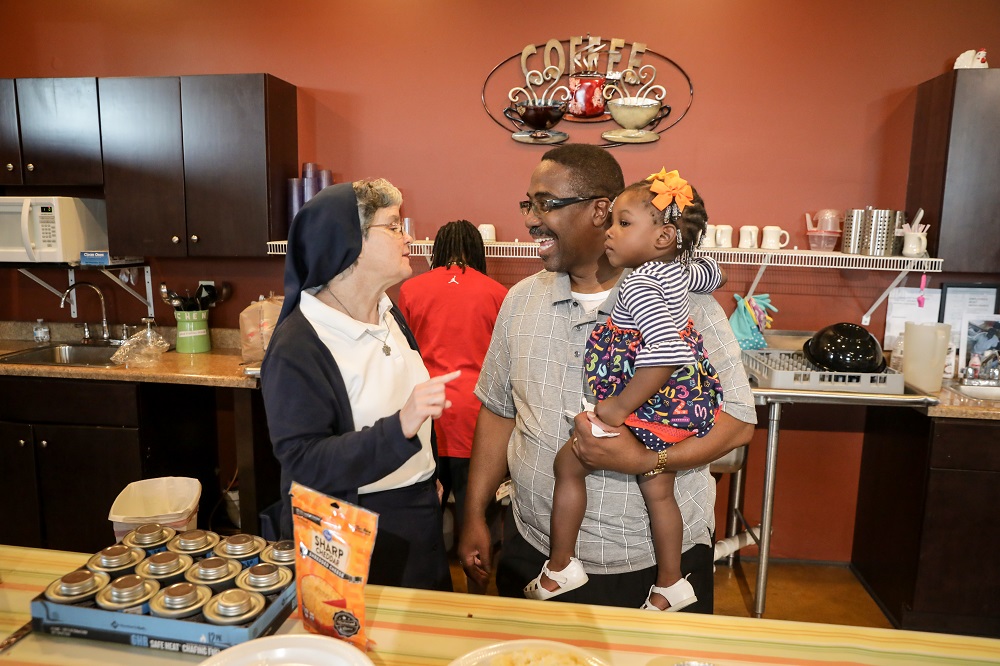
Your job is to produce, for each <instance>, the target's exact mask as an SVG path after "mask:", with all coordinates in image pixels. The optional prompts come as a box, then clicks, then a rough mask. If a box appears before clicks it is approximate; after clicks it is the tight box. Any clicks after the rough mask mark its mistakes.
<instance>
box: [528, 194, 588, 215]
mask: <svg viewBox="0 0 1000 666" xmlns="http://www.w3.org/2000/svg"><path fill="white" fill-rule="evenodd" d="M606 198H607V197H605V196H603V195H600V194H595V195H594V196H592V197H566V198H565V199H541V200H539V201H530V200H529V201H521V202H518V204H517V205H518V206H520V207H521V215H524V216H525V217H527V216H528V215H529V214H530V213H531V212H532V211H534V213H535V215H542V214H543V213H550V212H552V211H554V210H556V209H557V208H565V207H566V206H572V205H573V204H578V203H583V202H584V201H593V200H594V199H606Z"/></svg>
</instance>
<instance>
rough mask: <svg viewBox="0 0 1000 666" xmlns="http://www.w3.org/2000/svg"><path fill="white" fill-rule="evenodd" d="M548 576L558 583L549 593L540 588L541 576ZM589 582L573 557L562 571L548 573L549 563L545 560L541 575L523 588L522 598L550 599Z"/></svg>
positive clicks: (585, 573) (580, 564) (581, 566)
mask: <svg viewBox="0 0 1000 666" xmlns="http://www.w3.org/2000/svg"><path fill="white" fill-rule="evenodd" d="M543 575H544V576H548V577H549V579H550V580H554V581H555V582H557V583H559V587H558V588H557V589H555V590H552V591H551V592H550V591H549V590H546V589H545V588H544V587H542V576H543ZM588 580H590V579H589V578H588V577H587V572H586V571H584V570H583V564H582V563H581V562H580V560H578V559H576V558H575V557H571V558H569V564H567V565H566V568H565V569H563V570H562V571H550V570H549V561H548V560H545V564H543V565H542V573H540V574H538V575H537V576H535V578H534V579H533V580H532V581H531V582H530V583H528V584H527V585H525V586H524V596H525V597H526V598H528V599H542V600H545V599H551V598H552V597H555V596H558V595H560V594H562V593H563V592H569V591H570V590H575V589H576V588H578V587H581V586H583V585H585V584H586V582H587V581H588Z"/></svg>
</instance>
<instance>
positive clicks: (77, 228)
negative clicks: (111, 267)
mask: <svg viewBox="0 0 1000 666" xmlns="http://www.w3.org/2000/svg"><path fill="white" fill-rule="evenodd" d="M107 249H108V215H107V209H106V207H105V205H104V201H103V200H102V199H78V198H75V197H0V262H20V263H40V262H53V263H66V262H69V263H78V262H79V261H80V253H81V252H85V251H87V252H89V251H102V250H103V251H107Z"/></svg>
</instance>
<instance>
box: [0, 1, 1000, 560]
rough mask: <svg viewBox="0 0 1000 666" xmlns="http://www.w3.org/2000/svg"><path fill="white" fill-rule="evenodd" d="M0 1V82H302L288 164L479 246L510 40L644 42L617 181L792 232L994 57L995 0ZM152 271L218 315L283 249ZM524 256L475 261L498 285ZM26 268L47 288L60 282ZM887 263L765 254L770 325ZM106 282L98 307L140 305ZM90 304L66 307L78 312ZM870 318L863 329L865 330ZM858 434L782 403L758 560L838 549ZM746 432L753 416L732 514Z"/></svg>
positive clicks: (494, 199) (847, 417)
mask: <svg viewBox="0 0 1000 666" xmlns="http://www.w3.org/2000/svg"><path fill="white" fill-rule="evenodd" d="M0 16H2V17H3V19H2V21H0V43H2V44H3V45H4V56H3V58H0V77H6V78H15V77H49V76H134V75H178V74H204V73H238V72H269V73H272V74H275V75H277V76H279V77H281V78H284V79H286V80H288V81H290V82H291V83H293V84H295V85H297V86H298V87H299V137H300V138H299V153H300V159H301V161H316V162H319V163H321V165H322V166H324V167H326V168H330V169H332V170H333V171H334V174H335V177H336V179H337V180H338V181H339V180H348V179H356V178H360V177H366V176H384V177H387V178H389V179H390V180H392V181H393V182H394V183H395V184H397V185H398V186H399V187H400V188H401V189H402V190H403V193H404V196H405V203H404V213H405V214H406V215H407V216H409V217H412V218H413V219H414V220H415V222H416V224H417V227H418V234H419V236H420V237H424V236H431V237H433V235H434V232H435V230H436V229H437V227H438V226H439V225H440V224H441V223H443V222H445V221H447V220H450V219H455V218H459V217H463V218H467V219H469V220H472V221H473V222H474V223H477V224H478V223H483V222H490V223H493V224H494V225H496V227H497V236H498V238H499V239H500V240H513V239H514V238H521V239H522V240H524V239H525V233H524V230H523V227H522V226H521V217H520V214H519V213H518V211H517V207H516V202H517V201H518V200H519V199H521V198H523V193H524V191H525V189H526V186H527V181H528V175H529V173H530V171H531V169H532V168H533V166H534V165H535V163H536V162H537V161H538V159H539V157H540V155H541V154H542V152H543V151H544V148H543V147H538V146H526V145H523V144H518V143H515V142H514V141H512V140H511V139H510V138H509V136H508V134H507V133H506V132H504V131H502V130H501V129H500V128H498V127H497V126H496V125H495V124H494V123H493V121H491V120H490V119H489V118H488V117H487V115H486V113H485V112H484V111H483V109H482V105H481V103H480V89H481V87H482V85H483V81H484V79H485V78H486V76H487V74H488V73H489V72H490V70H491V69H492V68H493V67H494V66H495V65H497V64H498V63H499V62H500V61H502V60H504V59H505V58H507V57H508V56H511V55H513V54H515V53H517V52H519V51H520V49H521V48H522V47H523V46H524V45H525V44H528V43H540V42H543V41H545V40H547V39H549V38H557V39H565V38H567V37H569V36H570V35H583V34H587V33H588V32H591V33H593V34H595V35H601V36H602V37H604V38H605V39H607V38H610V37H621V38H623V39H625V40H627V41H629V42H632V41H641V42H646V43H647V44H648V45H649V48H650V49H652V50H654V51H657V52H658V53H661V54H663V55H665V56H667V57H669V58H671V59H672V60H674V61H675V62H677V63H678V64H679V65H680V66H681V67H683V68H684V69H685V70H686V72H687V73H688V75H689V76H690V77H691V80H692V83H693V86H694V91H695V92H694V103H693V105H692V107H691V110H690V112H689V113H688V115H687V116H686V117H685V118H684V119H683V121H681V122H680V123H679V124H678V125H677V126H676V127H674V128H673V129H671V130H669V131H667V132H666V133H665V134H664V135H663V136H662V138H661V140H660V141H658V142H657V143H655V144H647V145H632V146H623V147H620V148H616V149H614V155H615V156H616V157H617V158H618V160H619V161H620V162H621V163H622V166H623V167H624V170H625V172H626V176H627V178H630V179H631V178H638V177H641V176H645V175H646V174H647V173H649V172H650V171H653V170H658V169H659V167H660V166H661V165H665V166H667V167H668V168H679V169H680V170H681V172H682V173H683V174H684V175H685V176H686V177H687V178H689V179H690V180H691V181H692V182H693V183H694V184H696V185H697V187H698V188H699V190H700V192H701V193H702V194H703V195H704V197H705V200H706V202H707V207H708V211H709V214H710V216H711V218H712V222H714V223H719V224H732V225H733V226H736V227H738V226H739V225H741V224H756V225H765V224H778V225H781V226H783V227H785V228H787V229H789V230H790V231H791V232H792V243H793V245H794V244H797V245H799V246H800V247H806V238H805V233H804V231H805V229H804V220H803V213H805V212H807V211H816V210H817V209H820V208H827V207H833V208H840V209H844V208H852V207H862V206H866V205H873V206H875V207H881V208H901V207H902V206H903V205H904V200H905V195H906V174H907V167H908V160H909V145H910V133H911V130H912V117H913V107H914V100H915V93H914V87H915V86H916V85H917V84H919V83H921V82H922V81H925V80H927V79H930V78H933V77H934V76H937V75H938V74H940V73H943V72H944V71H946V70H947V69H948V68H950V67H951V65H952V62H953V60H954V58H955V57H956V56H957V55H958V54H959V53H961V52H963V51H965V50H967V49H971V48H978V47H981V46H985V47H987V48H989V49H992V52H993V53H995V54H996V55H995V56H994V59H995V60H998V61H1000V3H998V2H996V1H995V0H966V1H965V2H962V3H945V2H939V1H938V0H879V1H878V2H870V1H864V0H842V1H840V2H829V1H813V2H804V1H801V0H756V1H754V2H747V1H745V0H739V1H738V0H709V1H704V0H702V1H697V0H683V1H681V0H663V1H661V2H654V3H650V2H637V1H634V0H623V1H620V2H615V3H607V2H596V1H594V0H577V1H575V2H558V1H556V2H549V3H537V2H525V1H522V0H512V1H511V2H507V3H501V4H496V3H482V2H466V3H458V2H442V1H441V0H423V1H421V2H414V1H412V0H366V1H365V2H344V1H336V0H334V1H331V0H311V1H301V0H290V1H289V2H284V3H276V2H265V1H263V0H240V1H235V0H213V1H212V2H204V0H172V1H171V2H136V1H134V0H88V1H87V2H79V1H78V0H46V2H34V3H29V2H23V1H22V0H0ZM909 212H910V213H911V214H912V213H913V211H909ZM151 263H152V267H153V281H154V283H158V282H159V281H160V280H165V281H167V282H168V283H169V284H170V285H171V287H172V288H174V289H178V290H183V289H184V288H185V287H187V288H191V289H193V288H195V287H196V285H197V281H198V280H199V279H215V280H228V281H230V282H232V283H233V285H234V296H233V301H232V302H230V303H227V304H223V305H220V306H219V307H218V308H217V309H216V311H214V312H213V315H212V317H213V323H214V325H218V326H229V327H236V326H237V325H238V314H239V311H240V310H241V309H242V308H243V307H244V306H245V305H246V304H247V303H248V302H249V301H250V300H252V299H254V298H256V297H257V295H258V294H260V293H266V292H267V291H268V290H275V291H279V292H280V290H281V270H282V262H281V259H280V258H271V259H261V260H223V261H205V260H197V261H196V260H171V261H165V260H164V261H155V260H154V261H153V262H151ZM536 268H537V264H534V263H531V262H521V263H517V262H513V263H512V262H502V264H501V263H499V262H498V263H496V264H493V265H491V270H493V269H496V270H498V271H501V272H502V277H503V281H505V282H512V281H514V280H516V279H517V278H518V277H520V276H521V275H523V274H526V273H528V272H531V271H533V270H535V269H536ZM755 272H756V271H754V270H752V269H746V268H744V269H733V270H731V279H730V283H729V285H728V288H729V290H730V291H727V292H723V293H721V294H720V295H719V299H720V301H721V302H722V303H723V305H724V306H725V307H726V308H727V311H728V310H730V309H731V305H730V304H731V303H732V302H733V301H732V296H731V294H732V292H733V291H735V292H737V293H745V292H746V290H747V287H748V286H749V284H750V282H751V281H752V280H753V278H754V275H755ZM39 273H40V274H43V275H44V276H45V277H46V278H48V279H50V281H51V282H52V283H53V284H56V285H57V286H59V285H60V284H63V285H64V284H65V275H64V273H60V272H58V271H39ZM892 277H893V276H892V275H890V274H870V273H866V272H842V271H832V270H826V271H819V270H817V271H805V270H791V269H770V270H768V271H767V272H766V273H765V275H764V278H763V281H762V282H761V285H760V286H759V288H758V291H759V292H769V293H770V294H771V295H772V299H773V302H774V303H775V305H776V306H777V307H778V308H779V310H780V312H779V313H777V314H776V315H775V326H776V327H777V328H783V329H798V330H815V329H817V328H819V327H822V326H824V325H826V324H830V323H833V322H836V321H855V322H859V321H860V317H861V315H862V314H863V313H864V312H865V311H866V310H867V309H868V308H869V307H870V306H871V304H872V303H873V302H874V300H875V299H876V298H878V296H879V295H880V294H881V292H882V290H883V289H884V288H885V287H886V286H887V285H888V284H889V283H890V282H891V280H892ZM963 277H966V276H963ZM993 277H996V276H993ZM94 279H95V281H97V282H98V283H102V281H105V278H104V277H103V276H96V277H94ZM60 280H61V281H62V282H61V283H60ZM916 280H917V278H916V277H910V278H909V280H908V282H907V284H909V285H910V286H914V285H915V284H916ZM936 283H937V282H936V281H935V280H932V282H931V284H932V286H933V285H934V284H936ZM105 291H108V292H110V290H108V289H106V290H105ZM112 293H113V295H111V294H109V303H110V306H109V307H110V315H111V318H112V320H114V321H129V322H135V321H137V320H138V318H139V317H140V316H143V314H144V312H143V308H141V307H140V306H139V305H138V304H137V303H136V302H134V301H132V300H131V299H130V298H129V297H127V296H125V295H124V294H123V293H120V292H112ZM87 300H88V299H87V297H86V296H83V297H81V308H82V312H83V314H84V315H85V316H87V317H88V318H90V319H93V317H94V310H93V309H92V305H88V304H87ZM57 305H58V304H57V302H56V300H55V298H54V297H53V296H52V295H50V294H49V293H48V292H46V291H44V290H42V289H41V288H40V287H37V286H35V285H34V283H32V282H30V281H28V280H27V279H26V278H24V277H22V276H20V275H18V274H17V273H16V272H14V271H12V270H10V269H0V319H4V320H7V319H15V320H31V319H34V318H35V317H39V316H41V317H46V318H47V319H50V320H54V321H69V317H68V312H67V311H60V310H59V309H58V307H57ZM884 309H885V307H884V305H883V306H882V307H881V308H880V310H879V312H878V313H876V316H875V318H874V320H873V323H872V326H871V329H872V330H873V331H874V332H875V333H876V335H877V336H879V337H880V336H881V333H882V327H883V325H884V324H883V322H884ZM157 316H158V318H159V321H161V322H162V323H169V321H170V319H171V315H170V311H169V307H167V306H165V305H164V304H162V303H159V304H158V306H157ZM862 425H863V410H861V409H858V408H838V409H819V408H809V407H805V406H794V407H789V408H786V409H785V419H784V420H783V426H784V427H783V429H782V440H781V456H780V462H779V466H778V478H777V500H776V509H775V516H776V519H775V534H774V541H773V554H775V555H777V556H783V557H797V558H805V559H819V560H840V561H844V560H847V559H849V557H850V548H851V539H852V530H853V521H854V497H855V492H856V488H857V477H858V466H859V461H860V444H861V436H860V434H859V433H860V430H861V428H862ZM763 442H764V437H763V430H762V429H759V430H758V433H757V439H756V440H755V443H754V446H753V447H752V455H751V461H750V468H749V476H750V480H749V487H748V491H747V501H748V511H747V513H748V514H749V517H750V518H751V519H754V518H756V517H757V516H758V515H759V508H758V507H759V504H760V501H759V499H760V490H759V489H760V479H761V477H762V474H763ZM890 482H891V481H890ZM721 490H722V492H723V494H724V491H725V486H722V488H721Z"/></svg>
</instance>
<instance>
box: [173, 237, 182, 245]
mask: <svg viewBox="0 0 1000 666" xmlns="http://www.w3.org/2000/svg"><path fill="white" fill-rule="evenodd" d="M170 242H171V243H173V244H174V245H176V244H177V243H180V242H181V237H180V236H171V237H170Z"/></svg>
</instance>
